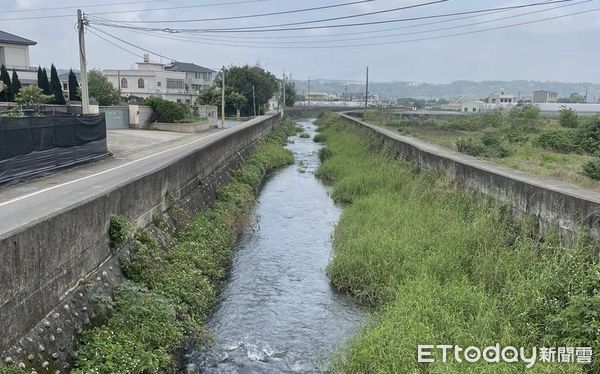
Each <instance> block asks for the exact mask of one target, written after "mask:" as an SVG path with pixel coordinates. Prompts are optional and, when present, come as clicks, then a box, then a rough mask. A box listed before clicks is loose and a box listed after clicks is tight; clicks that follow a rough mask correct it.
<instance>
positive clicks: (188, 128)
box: [150, 121, 210, 133]
mask: <svg viewBox="0 0 600 374" xmlns="http://www.w3.org/2000/svg"><path fill="white" fill-rule="evenodd" d="M209 127H210V123H209V122H208V121H204V122H195V123H161V122H154V123H153V124H151V125H150V129H152V130H161V131H174V132H187V133H194V132H203V131H206V130H208V129H209Z"/></svg>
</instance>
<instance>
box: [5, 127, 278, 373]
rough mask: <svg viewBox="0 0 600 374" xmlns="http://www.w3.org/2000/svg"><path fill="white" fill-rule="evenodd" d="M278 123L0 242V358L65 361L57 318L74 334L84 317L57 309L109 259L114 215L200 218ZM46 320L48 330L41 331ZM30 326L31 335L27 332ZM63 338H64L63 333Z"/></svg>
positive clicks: (211, 144)
mask: <svg viewBox="0 0 600 374" xmlns="http://www.w3.org/2000/svg"><path fill="white" fill-rule="evenodd" d="M278 123H279V116H278V115H271V116H263V117H259V118H256V119H254V120H252V121H249V122H246V123H244V124H241V125H239V126H236V127H235V128H232V129H228V130H225V131H224V132H223V136H216V137H214V138H213V139H214V140H211V141H207V142H206V143H201V145H199V146H198V148H196V149H194V150H192V151H190V152H189V153H187V154H185V155H184V156H181V157H180V158H177V159H173V160H172V162H171V163H170V164H168V165H166V166H164V167H162V168H158V167H157V168H156V169H155V170H153V171H151V172H148V173H147V174H144V175H141V176H138V177H132V179H131V180H130V181H128V182H127V183H123V184H121V185H118V186H114V187H111V188H110V189H108V190H106V191H102V190H100V191H99V192H98V195H96V196H95V197H94V198H91V199H88V200H86V201H81V202H78V203H76V204H75V205H74V206H73V207H71V208H69V209H68V210H65V211H61V212H58V213H56V214H53V215H51V216H48V217H45V218H44V219H41V220H39V221H36V222H31V223H30V224H29V225H28V226H26V227H22V228H19V229H17V230H14V231H12V232H9V233H6V234H2V235H0V258H2V261H0V316H1V318H0V332H1V333H0V354H2V352H5V351H7V350H9V349H10V350H11V352H17V353H19V352H21V353H22V352H24V351H26V350H27V349H35V352H36V356H35V357H36V358H35V359H36V360H39V361H40V362H41V361H42V360H48V361H50V362H53V358H52V357H50V355H51V354H53V352H55V353H57V355H62V354H63V353H64V351H65V346H64V345H61V344H62V343H64V342H65V341H67V342H71V339H70V336H69V339H67V340H59V333H57V332H54V331H58V329H57V328H56V326H54V323H55V322H54V321H55V319H54V316H56V318H58V315H59V314H60V315H65V314H67V315H68V316H69V317H68V318H69V319H68V320H67V321H66V322H65V323H66V324H69V323H70V324H71V325H72V326H73V328H75V327H74V326H75V325H76V324H75V323H74V320H73V319H74V318H76V316H78V317H77V318H82V317H85V315H83V313H84V312H83V311H82V310H83V309H79V310H74V308H75V306H74V304H72V303H66V302H65V306H64V309H63V308H59V307H58V306H59V305H60V304H61V303H62V302H63V301H64V300H65V299H66V298H67V297H70V294H71V293H72V292H73V290H74V289H75V287H76V286H77V285H78V284H81V283H82V282H84V281H83V280H84V279H89V276H90V275H91V274H93V273H94V271H96V270H98V269H100V267H101V266H102V265H103V264H106V263H110V261H111V259H114V256H115V254H114V253H113V252H112V251H111V248H110V247H109V235H108V230H109V223H110V217H111V215H113V214H120V215H123V216H126V217H128V218H129V219H131V220H134V221H136V222H137V223H138V224H139V225H141V226H146V225H147V224H149V223H150V222H151V221H152V217H153V215H154V214H155V213H162V212H165V211H166V210H168V209H170V207H171V206H172V204H173V201H179V202H180V203H181V205H182V206H183V207H184V208H185V209H187V210H188V212H189V213H190V214H197V213H199V212H200V211H202V210H203V209H205V208H206V207H208V206H210V205H211V204H212V202H213V201H214V199H215V195H216V190H217V188H219V187H220V186H222V185H224V184H225V183H226V182H227V180H228V178H229V173H230V171H231V170H232V169H233V168H235V167H237V166H238V165H239V164H240V163H241V162H242V161H243V160H244V158H245V157H246V156H247V155H248V153H249V152H250V151H251V150H252V149H253V148H254V146H255V145H256V144H257V142H259V141H260V140H261V139H262V138H263V137H264V136H266V135H267V134H268V133H269V132H270V131H271V130H272V129H273V128H274V127H275V126H277V125H278ZM113 262H114V261H113ZM114 266H118V262H117V264H113V265H111V267H110V270H106V271H103V270H101V273H102V274H103V275H99V276H98V277H97V278H96V276H95V275H94V279H91V280H90V283H91V282H93V281H95V280H96V279H97V280H98V282H100V284H101V285H102V284H104V282H105V281H104V280H103V279H101V277H110V276H111V272H112V270H113V269H114ZM115 270H116V269H115ZM76 296H77V295H75V296H74V297H76ZM80 297H83V296H82V295H81V294H80ZM55 308H59V309H58V310H59V311H60V313H58V312H56V309H55ZM49 313H50V315H51V316H53V317H50V315H49ZM86 313H87V312H86ZM47 316H48V317H47ZM45 317H47V319H46V320H45V321H46V323H44V324H42V325H41V326H42V327H39V326H40V324H41V323H42V322H40V321H42V320H43V319H44V318H45ZM86 318H87V317H86ZM36 325H37V326H36ZM34 326H35V327H36V330H32V329H33V328H34ZM50 327H52V329H53V330H52V331H53V332H54V333H53V334H54V335H52V334H51V333H50V331H51V330H50V329H49V328H50ZM79 327H80V325H78V326H77V328H79ZM37 330H41V331H39V332H38V331H37ZM60 330H62V334H64V333H65V329H64V328H63V327H61V329H60ZM26 334H29V335H26ZM24 336H26V339H25V338H23V337H24ZM21 338H23V339H21ZM19 339H20V340H19ZM17 341H18V342H19V343H18V344H17V345H16V346H15V345H13V344H14V343H16V342H17ZM59 342H62V343H59ZM38 344H39V346H40V347H41V349H40V350H39V351H38V349H37V347H38ZM65 344H66V343H65ZM70 344H73V343H72V342H71V343H70ZM32 347H34V348H32ZM67 351H68V349H67ZM13 357H14V356H13ZM25 357H27V355H25ZM60 359H62V356H61V358H60ZM60 359H59V360H60Z"/></svg>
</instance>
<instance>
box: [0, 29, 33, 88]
mask: <svg viewBox="0 0 600 374" xmlns="http://www.w3.org/2000/svg"><path fill="white" fill-rule="evenodd" d="M36 44H37V42H34V41H33V40H29V39H25V38H23V37H20V36H17V35H13V34H9V33H7V32H5V31H2V30H0V64H4V66H6V69H8V71H9V74H12V70H13V69H14V70H15V71H16V72H17V75H18V76H19V81H20V82H21V84H22V85H23V86H28V85H33V84H37V68H31V66H30V61H29V47H31V46H33V45H36Z"/></svg>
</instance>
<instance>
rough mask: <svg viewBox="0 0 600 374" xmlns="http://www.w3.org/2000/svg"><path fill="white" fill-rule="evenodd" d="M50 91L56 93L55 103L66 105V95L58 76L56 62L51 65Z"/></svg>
mask: <svg viewBox="0 0 600 374" xmlns="http://www.w3.org/2000/svg"><path fill="white" fill-rule="evenodd" d="M50 91H51V92H52V95H54V104H58V105H65V104H66V102H65V96H64V95H63V90H62V84H60V78H58V72H57V71H56V68H55V67H54V64H52V66H51V67H50Z"/></svg>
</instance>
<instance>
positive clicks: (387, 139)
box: [341, 114, 600, 243]
mask: <svg viewBox="0 0 600 374" xmlns="http://www.w3.org/2000/svg"><path fill="white" fill-rule="evenodd" d="M341 116H342V118H344V119H345V120H346V122H347V123H348V124H349V125H350V126H351V127H353V128H354V129H357V130H359V131H365V132H367V133H369V134H371V135H373V136H374V137H375V139H376V142H377V143H378V145H379V146H380V147H383V148H385V149H386V150H389V151H391V152H393V153H395V154H396V155H397V156H399V157H402V158H404V159H406V160H409V161H411V162H412V163H414V164H415V165H416V166H417V167H419V168H423V169H434V170H439V171H440V172H442V173H443V174H445V175H447V176H448V177H450V178H452V179H453V180H456V181H457V182H458V183H459V185H461V186H464V187H466V188H469V189H471V190H474V191H477V192H480V193H483V194H485V195H487V196H490V197H492V198H494V199H495V200H497V201H500V202H502V203H506V204H510V205H511V206H512V209H513V213H514V215H515V216H517V217H519V216H524V215H527V216H533V217H535V218H536V220H537V223H538V225H539V230H540V232H548V231H549V230H552V229H557V230H558V232H559V234H560V235H561V237H562V238H563V240H564V241H565V242H566V243H569V242H571V240H572V239H573V237H574V236H575V235H578V234H585V235H589V236H591V237H592V238H593V239H595V240H596V241H600V193H599V192H597V191H593V190H588V189H585V188H580V187H577V186H574V185H571V184H569V183H565V182H560V181H557V180H554V179H550V178H543V177H538V176H533V175H530V174H527V173H525V172H521V171H518V170H514V169H509V168H505V167H502V166H499V165H496V164H493V163H490V162H486V161H482V160H478V159H476V158H474V157H471V156H468V155H464V154H462V153H458V152H455V151H452V150H450V149H447V148H443V147H440V146H436V145H432V144H429V143H425V142H422V141H419V140H417V139H414V138H410V137H406V136H401V135H399V134H398V133H397V132H395V131H392V130H387V129H384V128H380V127H377V126H373V125H370V124H368V123H365V122H363V121H361V120H359V119H357V118H355V117H352V116H349V115H348V114H341Z"/></svg>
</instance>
